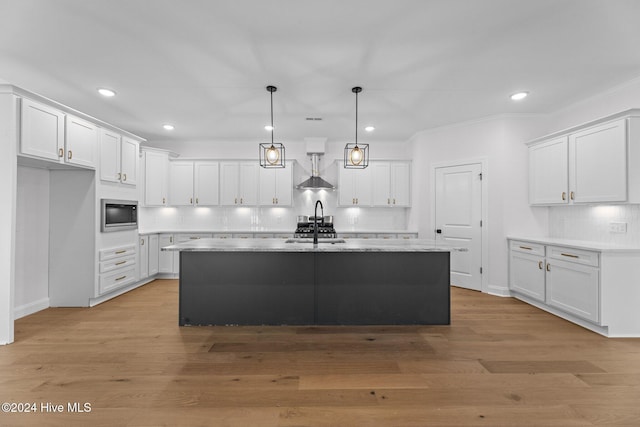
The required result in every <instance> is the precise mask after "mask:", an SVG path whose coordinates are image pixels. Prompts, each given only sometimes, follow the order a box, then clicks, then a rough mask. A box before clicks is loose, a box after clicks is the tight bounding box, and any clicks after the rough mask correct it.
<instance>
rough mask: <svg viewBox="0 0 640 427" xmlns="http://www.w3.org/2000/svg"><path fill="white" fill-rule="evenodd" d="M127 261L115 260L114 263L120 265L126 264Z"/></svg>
mask: <svg viewBox="0 0 640 427" xmlns="http://www.w3.org/2000/svg"><path fill="white" fill-rule="evenodd" d="M126 263H127V261H120V262H116V265H122V264H126Z"/></svg>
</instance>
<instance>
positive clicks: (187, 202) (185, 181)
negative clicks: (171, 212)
mask: <svg viewBox="0 0 640 427" xmlns="http://www.w3.org/2000/svg"><path fill="white" fill-rule="evenodd" d="M193 199H194V197H193V162H189V161H173V162H169V204H170V205H172V206H192V205H193V203H194V200H193Z"/></svg>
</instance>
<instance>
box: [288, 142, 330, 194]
mask: <svg viewBox="0 0 640 427" xmlns="http://www.w3.org/2000/svg"><path fill="white" fill-rule="evenodd" d="M326 140H327V138H305V142H306V143H307V154H309V155H310V156H311V177H309V179H307V180H306V181H303V182H301V183H300V184H299V185H297V186H296V188H297V189H298V190H335V188H336V187H334V186H333V185H331V184H330V183H329V182H327V181H325V180H324V179H322V178H321V177H320V167H319V163H320V156H321V155H322V154H324V145H325V142H326Z"/></svg>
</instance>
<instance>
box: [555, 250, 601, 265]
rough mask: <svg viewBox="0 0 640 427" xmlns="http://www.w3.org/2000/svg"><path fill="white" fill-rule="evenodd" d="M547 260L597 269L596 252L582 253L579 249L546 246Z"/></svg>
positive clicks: (597, 256)
mask: <svg viewBox="0 0 640 427" xmlns="http://www.w3.org/2000/svg"><path fill="white" fill-rule="evenodd" d="M547 258H550V259H558V260H562V261H567V262H575V263H577V264H584V265H591V266H593V267H598V265H599V264H600V263H599V258H600V257H599V254H598V253H597V252H591V251H584V250H580V249H572V248H564V247H561V246H548V247H547Z"/></svg>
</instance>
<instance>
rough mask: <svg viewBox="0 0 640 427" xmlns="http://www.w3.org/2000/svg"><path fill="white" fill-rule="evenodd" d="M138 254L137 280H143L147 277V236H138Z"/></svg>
mask: <svg viewBox="0 0 640 427" xmlns="http://www.w3.org/2000/svg"><path fill="white" fill-rule="evenodd" d="M138 254H139V257H140V261H139V262H138V265H139V267H140V274H139V276H138V278H139V279H140V280H143V279H146V278H147V277H149V236H139V238H138Z"/></svg>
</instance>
